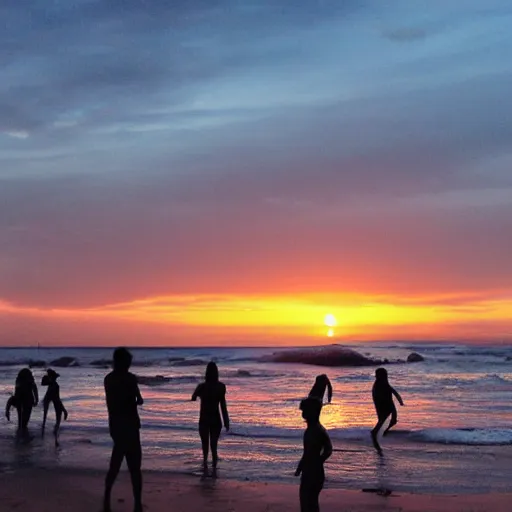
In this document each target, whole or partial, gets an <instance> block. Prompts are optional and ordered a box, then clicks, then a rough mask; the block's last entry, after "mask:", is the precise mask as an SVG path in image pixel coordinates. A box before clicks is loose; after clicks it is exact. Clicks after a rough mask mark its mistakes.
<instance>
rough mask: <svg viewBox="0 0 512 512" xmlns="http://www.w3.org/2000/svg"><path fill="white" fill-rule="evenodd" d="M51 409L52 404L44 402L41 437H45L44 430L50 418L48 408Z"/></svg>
mask: <svg viewBox="0 0 512 512" xmlns="http://www.w3.org/2000/svg"><path fill="white" fill-rule="evenodd" d="M49 407H50V403H49V402H47V401H46V400H45V401H44V402H43V426H42V427H41V435H42V436H43V437H44V430H45V428H46V419H47V417H48V408H49Z"/></svg>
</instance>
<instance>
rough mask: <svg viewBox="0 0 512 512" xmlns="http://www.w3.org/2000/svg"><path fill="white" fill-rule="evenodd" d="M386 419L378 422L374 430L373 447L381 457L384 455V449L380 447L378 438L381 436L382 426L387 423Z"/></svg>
mask: <svg viewBox="0 0 512 512" xmlns="http://www.w3.org/2000/svg"><path fill="white" fill-rule="evenodd" d="M386 419H387V416H386V417H380V418H379V421H377V425H375V427H374V429H373V430H372V442H373V446H374V447H375V449H376V450H377V453H378V454H379V455H382V448H381V447H380V444H379V441H378V440H377V436H378V435H379V431H380V429H381V428H382V425H384V422H385V421H386Z"/></svg>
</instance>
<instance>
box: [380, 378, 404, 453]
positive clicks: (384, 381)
mask: <svg viewBox="0 0 512 512" xmlns="http://www.w3.org/2000/svg"><path fill="white" fill-rule="evenodd" d="M393 395H395V396H396V399H397V400H398V402H399V403H400V405H404V402H403V400H402V397H401V396H400V395H399V394H398V392H397V391H396V390H395V389H394V388H393V387H392V386H391V384H390V383H389V381H388V372H387V370H386V369H385V368H377V370H376V371H375V382H374V384H373V389H372V396H373V403H374V404H375V410H376V411H377V418H378V421H377V424H376V425H375V427H374V429H373V430H372V441H373V446H375V449H376V450H377V452H378V453H379V455H382V448H381V447H380V444H379V442H378V440H377V436H378V434H379V430H380V429H381V428H382V425H384V422H385V421H386V420H387V418H388V417H389V416H391V421H390V423H389V426H388V428H387V429H386V430H385V431H384V433H383V435H386V434H387V433H388V432H389V429H390V428H391V427H394V426H395V425H396V424H397V421H398V420H397V416H398V414H397V412H396V407H395V403H394V402H393Z"/></svg>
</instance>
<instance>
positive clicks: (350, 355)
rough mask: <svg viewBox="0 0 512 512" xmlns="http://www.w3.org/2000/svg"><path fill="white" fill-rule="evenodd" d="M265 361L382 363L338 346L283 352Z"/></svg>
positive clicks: (338, 363)
mask: <svg viewBox="0 0 512 512" xmlns="http://www.w3.org/2000/svg"><path fill="white" fill-rule="evenodd" d="M264 360H265V361H269V362H273V363H302V364H314V365H317V366H332V367H341V366H348V367H354V366H377V365H379V364H382V361H380V360H377V359H371V358H369V357H366V356H364V355H363V354H360V353H359V352H356V351H355V350H353V349H351V348H346V347H340V346H336V345H334V346H329V347H318V348H305V349H297V350H283V351H282V352H274V353H273V354H272V355H271V356H268V357H265V358H264Z"/></svg>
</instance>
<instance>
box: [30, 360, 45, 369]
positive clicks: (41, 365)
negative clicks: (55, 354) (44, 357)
mask: <svg viewBox="0 0 512 512" xmlns="http://www.w3.org/2000/svg"><path fill="white" fill-rule="evenodd" d="M28 366H29V367H30V368H44V367H45V366H46V361H29V363H28Z"/></svg>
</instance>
